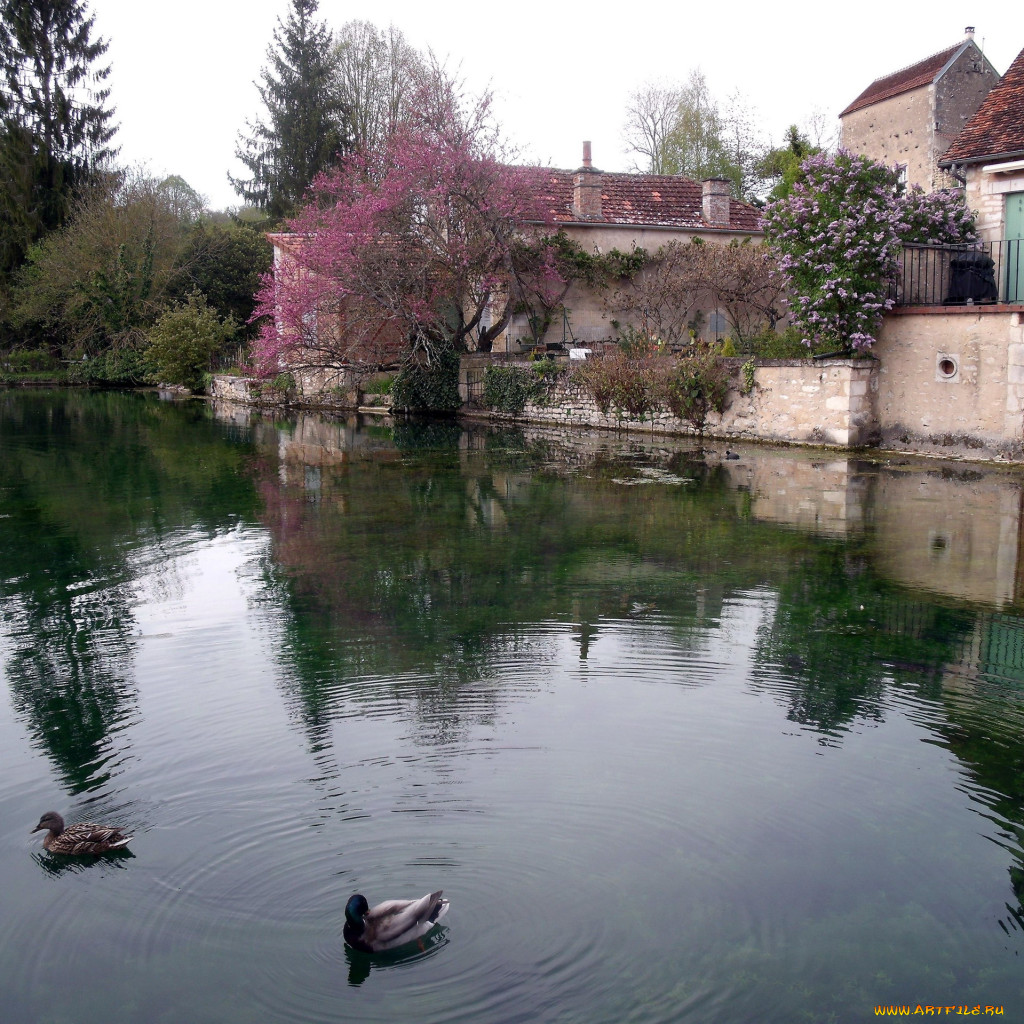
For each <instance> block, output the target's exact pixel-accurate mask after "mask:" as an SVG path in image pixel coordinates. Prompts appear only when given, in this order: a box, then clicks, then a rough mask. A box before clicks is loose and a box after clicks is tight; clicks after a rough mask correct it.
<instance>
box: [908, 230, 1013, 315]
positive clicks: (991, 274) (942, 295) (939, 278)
mask: <svg viewBox="0 0 1024 1024" xmlns="http://www.w3.org/2000/svg"><path fill="white" fill-rule="evenodd" d="M889 298H891V299H893V300H895V303H896V305H897V306H964V305H983V304H991V303H1024V239H1022V238H1010V239H1004V240H1003V241H999V242H979V243H977V244H976V245H907V246H904V248H903V252H902V253H901V255H900V265H899V271H898V273H897V275H896V278H895V279H894V280H893V281H892V283H891V284H890V285H889Z"/></svg>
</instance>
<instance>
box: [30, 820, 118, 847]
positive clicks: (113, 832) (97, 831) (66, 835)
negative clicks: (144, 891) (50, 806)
mask: <svg viewBox="0 0 1024 1024" xmlns="http://www.w3.org/2000/svg"><path fill="white" fill-rule="evenodd" d="M43 829H47V833H46V835H45V836H43V849H45V850H49V851H50V853H68V854H86V853H106V852H107V851H108V850H120V849H121V848H122V847H125V846H127V845H128V844H129V843H130V842H131V840H132V837H131V836H130V835H126V834H125V833H124V832H122V831H121V830H120V829H119V828H108V827H107V826H106V825H94V824H92V823H91V822H87V821H82V822H79V823H78V824H77V825H68V826H67V827H65V825H64V819H63V818H62V817H61V816H60V815H59V814H58V813H57V812H56V811H47V812H46V814H44V815H43V816H42V817H41V818H40V819H39V824H38V825H36V827H35V828H34V829H32V831H33V832H40V831H42V830H43Z"/></svg>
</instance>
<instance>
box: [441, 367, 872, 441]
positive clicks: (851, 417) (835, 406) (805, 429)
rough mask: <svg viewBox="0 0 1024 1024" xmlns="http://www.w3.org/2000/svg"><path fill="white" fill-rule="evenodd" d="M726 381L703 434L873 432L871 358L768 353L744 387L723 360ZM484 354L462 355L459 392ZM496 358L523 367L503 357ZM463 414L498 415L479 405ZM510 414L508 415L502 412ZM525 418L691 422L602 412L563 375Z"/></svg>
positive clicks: (623, 425) (633, 425)
mask: <svg viewBox="0 0 1024 1024" xmlns="http://www.w3.org/2000/svg"><path fill="white" fill-rule="evenodd" d="M726 362H727V363H728V364H730V366H731V369H732V372H733V384H732V387H731V388H730V390H729V395H728V398H727V399H726V407H725V410H724V411H723V412H722V413H721V415H719V414H718V413H714V412H712V413H711V414H710V415H709V416H708V421H707V423H706V425H705V430H704V432H705V434H706V435H707V436H710V437H718V438H727V439H728V438H735V439H737V440H740V439H743V440H756V441H778V442H782V443H786V444H816V445H837V446H840V447H859V446H862V445H866V444H870V443H871V442H872V440H873V437H874V432H875V429H876V428H875V415H874V407H873V400H874V394H875V388H873V387H872V382H873V379H874V376H875V374H876V372H877V367H876V364H875V362H874V361H873V360H865V359H824V360H819V361H813V362H812V361H809V360H806V359H800V360H770V361H766V362H764V363H762V364H761V365H758V366H756V367H755V369H754V387H753V388H752V389H751V391H750V392H749V393H747V394H744V393H743V391H742V388H741V381H742V365H743V362H744V361H743V360H742V359H730V360H727V361H726ZM488 363H489V361H488V359H487V357H485V356H475V355H474V356H467V357H465V358H464V360H463V367H462V379H461V381H460V385H461V386H462V388H463V398H464V399H468V398H469V397H470V395H471V394H472V393H473V392H474V391H475V390H479V388H478V385H479V382H480V380H481V379H482V376H483V373H484V372H485V370H486V366H487V365H488ZM502 365H505V366H508V365H521V366H523V367H524V368H526V367H529V363H528V362H525V361H524V362H523V363H521V364H517V363H515V362H512V363H510V362H508V361H503V362H502ZM467 411H469V412H470V414H478V415H485V416H488V417H489V418H502V417H501V416H500V414H497V413H493V412H490V411H489V410H485V409H480V408H478V409H476V410H467ZM505 418H513V417H505ZM515 418H518V419H522V420H527V421H529V422H531V423H550V424H561V425H563V426H565V427H570V428H581V427H593V428H598V429H602V430H628V431H644V432H647V433H652V434H671V435H685V434H694V433H696V431H695V429H694V427H693V425H692V424H690V423H688V422H687V421H685V420H680V419H679V418H678V417H676V416H674V415H672V413H671V412H669V411H667V410H661V411H655V412H653V413H650V414H648V415H646V416H645V417H644V418H643V419H632V418H630V417H628V416H626V415H620V414H619V413H618V412H617V411H616V410H615V409H614V408H613V409H610V410H609V411H608V412H607V413H605V412H602V411H601V409H600V408H599V407H598V405H597V403H596V402H595V401H594V399H593V398H592V397H591V396H590V394H589V393H588V392H587V391H586V390H585V389H584V388H583V387H581V386H580V385H579V384H577V383H575V382H574V381H573V379H572V375H571V370H570V372H569V374H566V375H564V376H563V377H562V378H560V379H559V380H558V381H557V382H556V383H555V385H554V386H553V388H552V390H551V392H550V393H549V395H548V396H546V397H545V400H544V401H543V402H542V403H529V404H527V406H526V408H525V409H524V410H523V412H522V414H521V416H519V417H515Z"/></svg>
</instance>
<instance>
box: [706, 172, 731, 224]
mask: <svg viewBox="0 0 1024 1024" xmlns="http://www.w3.org/2000/svg"><path fill="white" fill-rule="evenodd" d="M702 184H703V186H704V219H705V220H706V221H707V222H708V223H709V224H710V225H712V226H713V227H716V228H723V227H728V226H729V192H730V190H731V189H732V182H731V181H730V180H729V179H728V178H705V179H704V181H703V182H702Z"/></svg>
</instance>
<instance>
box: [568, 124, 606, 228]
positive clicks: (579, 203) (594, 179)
mask: <svg viewBox="0 0 1024 1024" xmlns="http://www.w3.org/2000/svg"><path fill="white" fill-rule="evenodd" d="M601 173H602V172H601V171H599V170H598V169H597V168H596V167H594V166H593V165H592V164H591V160H590V143H589V142H584V143H583V166H582V167H581V168H580V169H579V170H578V171H577V172H576V173H575V174H574V175H573V178H572V207H573V211H572V212H573V216H574V217H576V219H577V220H604V217H603V216H602V214H601Z"/></svg>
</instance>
